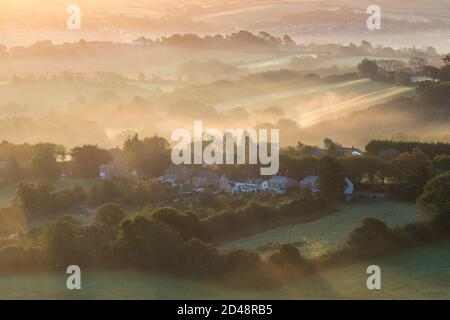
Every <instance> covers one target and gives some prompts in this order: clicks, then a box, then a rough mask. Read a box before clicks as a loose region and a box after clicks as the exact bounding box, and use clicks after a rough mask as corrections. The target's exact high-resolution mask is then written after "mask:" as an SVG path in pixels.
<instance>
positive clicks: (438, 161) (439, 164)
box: [431, 154, 450, 174]
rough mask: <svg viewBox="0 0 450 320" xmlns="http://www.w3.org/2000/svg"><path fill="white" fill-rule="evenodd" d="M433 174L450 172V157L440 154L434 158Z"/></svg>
mask: <svg viewBox="0 0 450 320" xmlns="http://www.w3.org/2000/svg"><path fill="white" fill-rule="evenodd" d="M431 164H432V167H433V173H434V174H440V173H444V172H445V171H450V155H447V154H440V155H437V156H436V157H434V158H433V161H432V163H431Z"/></svg>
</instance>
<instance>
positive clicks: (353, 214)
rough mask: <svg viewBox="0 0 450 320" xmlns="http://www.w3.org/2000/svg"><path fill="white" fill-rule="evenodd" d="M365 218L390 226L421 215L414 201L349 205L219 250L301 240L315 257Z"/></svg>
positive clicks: (340, 241) (409, 220) (341, 238)
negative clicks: (319, 217) (317, 218)
mask: <svg viewBox="0 0 450 320" xmlns="http://www.w3.org/2000/svg"><path fill="white" fill-rule="evenodd" d="M368 217H374V218H377V219H380V220H382V221H384V222H386V224H387V225H388V226H390V227H396V226H403V225H405V224H407V223H410V222H414V221H417V220H419V219H420V218H421V215H420V213H419V212H418V211H417V209H416V206H415V204H411V203H402V202H392V201H380V202H374V203H367V204H356V203H355V204H348V205H344V206H342V207H341V208H340V209H339V211H338V212H336V213H333V214H331V215H329V216H326V217H324V218H322V219H320V220H315V221H312V222H308V223H301V224H296V225H288V226H283V227H280V228H276V229H272V230H269V231H267V232H264V233H260V234H258V235H255V236H252V237H249V238H245V239H240V240H237V241H233V242H230V243H226V244H224V245H222V246H221V249H234V248H241V249H248V250H256V249H257V248H258V247H261V246H268V245H273V244H277V243H299V242H303V243H304V245H301V246H300V247H299V249H300V250H301V251H302V253H304V254H306V255H311V256H316V255H320V254H322V253H324V252H325V251H326V250H328V249H332V248H335V247H336V246H338V245H340V244H343V243H344V242H345V240H346V238H347V236H348V234H349V233H350V232H351V231H352V230H354V229H355V228H356V227H358V226H359V225H360V223H361V221H362V220H364V219H365V218H368Z"/></svg>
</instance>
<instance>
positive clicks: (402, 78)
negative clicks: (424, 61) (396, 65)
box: [395, 70, 411, 86]
mask: <svg viewBox="0 0 450 320" xmlns="http://www.w3.org/2000/svg"><path fill="white" fill-rule="evenodd" d="M395 84H396V85H397V86H409V85H410V84H411V74H410V73H409V72H407V71H402V70H400V71H397V72H395Z"/></svg>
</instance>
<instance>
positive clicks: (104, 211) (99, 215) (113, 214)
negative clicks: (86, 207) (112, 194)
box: [94, 202, 126, 229]
mask: <svg viewBox="0 0 450 320" xmlns="http://www.w3.org/2000/svg"><path fill="white" fill-rule="evenodd" d="M125 216H126V214H125V211H124V210H123V208H122V207H121V206H120V205H118V204H116V203H111V202H110V203H106V204H104V205H102V206H101V207H100V208H98V209H97V212H96V213H95V216H94V225H95V226H97V227H100V228H105V229H115V228H117V226H118V225H119V224H120V222H121V221H122V220H123V219H124V218H125Z"/></svg>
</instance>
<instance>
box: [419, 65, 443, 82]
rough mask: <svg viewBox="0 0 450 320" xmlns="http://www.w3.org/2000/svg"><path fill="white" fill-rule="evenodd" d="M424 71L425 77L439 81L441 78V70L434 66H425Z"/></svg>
mask: <svg viewBox="0 0 450 320" xmlns="http://www.w3.org/2000/svg"><path fill="white" fill-rule="evenodd" d="M422 70H423V72H424V73H425V75H426V76H427V77H430V78H431V79H437V78H438V76H439V71H440V69H439V68H436V67H434V66H430V65H427V66H424V67H423V69H422Z"/></svg>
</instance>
